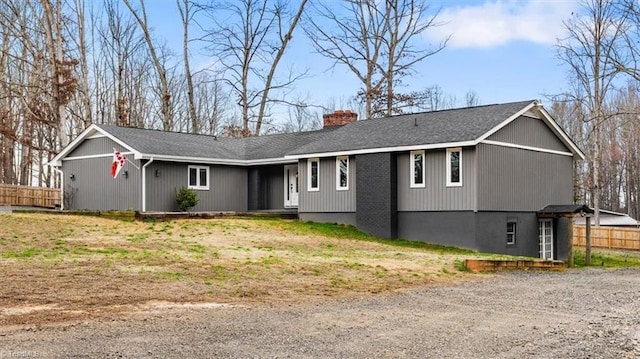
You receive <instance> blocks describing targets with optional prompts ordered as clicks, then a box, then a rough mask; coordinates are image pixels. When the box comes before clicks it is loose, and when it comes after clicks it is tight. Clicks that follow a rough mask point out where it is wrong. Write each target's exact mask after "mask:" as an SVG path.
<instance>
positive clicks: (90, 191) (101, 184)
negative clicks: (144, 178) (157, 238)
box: [62, 150, 142, 211]
mask: <svg viewBox="0 0 640 359" xmlns="http://www.w3.org/2000/svg"><path fill="white" fill-rule="evenodd" d="M112 151H113V150H112ZM112 160H113V159H112V158H111V157H101V158H90V159H79V160H63V161H62V171H63V173H64V192H65V208H66V209H75V210H99V211H105V210H135V211H139V210H140V208H141V204H142V202H141V196H140V193H141V188H140V183H141V180H140V178H141V177H140V176H141V173H140V171H139V170H137V169H136V168H135V167H133V166H132V165H131V164H130V163H125V165H124V167H123V168H122V170H121V171H120V174H119V175H118V177H117V178H113V177H111V162H112ZM131 161H132V162H133V163H134V164H135V165H136V166H138V167H140V161H136V160H131ZM124 171H127V172H128V177H124V175H123V173H124ZM71 174H73V175H74V177H75V179H74V180H71V178H70V176H71Z"/></svg>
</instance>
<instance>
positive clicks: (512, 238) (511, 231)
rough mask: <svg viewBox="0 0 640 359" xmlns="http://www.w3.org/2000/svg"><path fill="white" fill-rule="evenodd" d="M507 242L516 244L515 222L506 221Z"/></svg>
mask: <svg viewBox="0 0 640 359" xmlns="http://www.w3.org/2000/svg"><path fill="white" fill-rule="evenodd" d="M507 244H516V222H507Z"/></svg>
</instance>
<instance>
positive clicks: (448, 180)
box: [446, 147, 462, 187]
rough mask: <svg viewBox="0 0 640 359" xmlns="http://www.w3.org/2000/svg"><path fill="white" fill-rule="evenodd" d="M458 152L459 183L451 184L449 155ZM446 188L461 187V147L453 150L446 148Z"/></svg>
mask: <svg viewBox="0 0 640 359" xmlns="http://www.w3.org/2000/svg"><path fill="white" fill-rule="evenodd" d="M452 152H459V153H460V157H459V158H458V161H459V163H458V166H459V171H460V181H459V182H451V153H452ZM446 176H447V187H462V147H455V148H447V173H446Z"/></svg>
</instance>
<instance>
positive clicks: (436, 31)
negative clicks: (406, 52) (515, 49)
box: [425, 0, 578, 48]
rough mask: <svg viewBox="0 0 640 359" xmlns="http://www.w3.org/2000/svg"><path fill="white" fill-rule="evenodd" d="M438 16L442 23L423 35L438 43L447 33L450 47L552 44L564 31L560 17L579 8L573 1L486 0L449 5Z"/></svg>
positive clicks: (569, 14)
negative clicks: (510, 43)
mask: <svg viewBox="0 0 640 359" xmlns="http://www.w3.org/2000/svg"><path fill="white" fill-rule="evenodd" d="M452 3H455V2H444V6H443V8H442V11H441V13H440V15H439V18H438V19H439V20H440V21H439V22H441V23H443V25H442V26H437V27H433V28H430V29H429V30H428V31H426V33H425V36H426V37H427V39H428V40H429V41H433V42H437V41H440V40H442V39H443V38H445V37H446V36H448V35H451V40H450V41H449V43H448V45H447V46H448V47H450V48H461V47H475V48H478V47H494V46H500V45H504V44H506V43H508V42H510V41H514V40H524V41H531V42H534V43H540V44H553V43H555V42H556V39H557V38H559V37H561V35H562V34H563V25H562V20H563V19H566V18H568V17H569V16H571V12H572V11H575V9H576V8H577V7H578V3H577V1H576V0H526V1H515V0H511V1H500V0H498V1H485V2H484V3H482V4H480V5H469V6H448V5H449V4H452Z"/></svg>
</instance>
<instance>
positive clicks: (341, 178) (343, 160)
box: [336, 156, 349, 191]
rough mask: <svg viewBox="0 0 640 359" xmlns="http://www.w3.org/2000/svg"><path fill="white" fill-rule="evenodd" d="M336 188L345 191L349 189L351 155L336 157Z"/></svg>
mask: <svg viewBox="0 0 640 359" xmlns="http://www.w3.org/2000/svg"><path fill="white" fill-rule="evenodd" d="M336 189H337V190H338V191H345V190H348V189H349V157H348V156H340V157H337V158H336Z"/></svg>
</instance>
